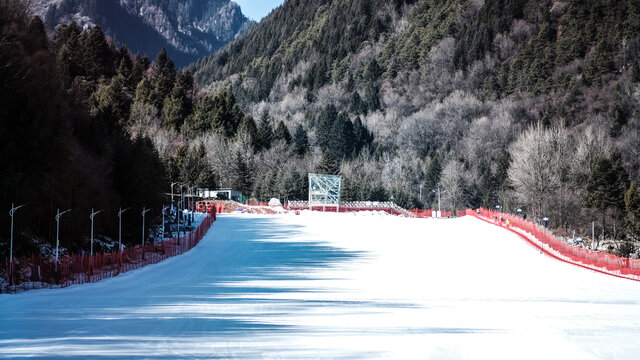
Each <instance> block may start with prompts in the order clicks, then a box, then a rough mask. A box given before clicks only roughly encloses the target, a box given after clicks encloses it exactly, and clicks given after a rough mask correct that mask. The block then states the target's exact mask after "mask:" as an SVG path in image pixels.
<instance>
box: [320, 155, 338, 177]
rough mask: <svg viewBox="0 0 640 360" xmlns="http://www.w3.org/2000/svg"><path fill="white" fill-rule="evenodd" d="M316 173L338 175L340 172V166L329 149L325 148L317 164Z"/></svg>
mask: <svg viewBox="0 0 640 360" xmlns="http://www.w3.org/2000/svg"><path fill="white" fill-rule="evenodd" d="M316 173H318V174H327V175H337V174H339V173H340V166H339V165H338V163H337V162H336V160H335V158H334V157H333V155H332V154H331V152H330V151H329V150H325V151H324V152H323V153H322V158H320V162H319V163H318V165H316Z"/></svg>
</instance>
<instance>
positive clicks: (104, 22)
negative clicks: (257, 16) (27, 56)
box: [30, 0, 254, 67]
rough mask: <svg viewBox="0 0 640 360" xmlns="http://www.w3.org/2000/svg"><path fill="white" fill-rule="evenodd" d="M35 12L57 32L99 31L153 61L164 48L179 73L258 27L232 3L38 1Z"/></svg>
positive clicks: (194, 0)
mask: <svg viewBox="0 0 640 360" xmlns="http://www.w3.org/2000/svg"><path fill="white" fill-rule="evenodd" d="M30 6H31V8H32V10H33V11H34V12H35V14H36V15H39V16H40V17H41V18H42V19H43V20H44V21H45V23H47V24H48V25H49V26H51V27H52V28H53V27H56V26H58V25H60V24H64V23H70V22H71V21H76V22H78V24H79V25H80V26H81V27H83V28H84V27H87V28H88V29H90V28H92V27H93V26H96V25H98V26H100V27H101V28H102V30H103V31H104V32H105V33H106V34H107V35H109V36H111V37H112V38H113V39H114V40H115V41H116V43H118V44H125V45H127V47H129V49H131V50H132V51H133V52H134V53H135V52H140V53H141V54H143V55H147V56H152V55H155V54H156V53H157V52H158V49H160V48H163V47H164V48H166V49H167V52H168V53H169V55H170V56H171V57H172V58H173V61H174V62H175V63H176V64H177V65H178V66H179V67H182V66H186V65H187V64H189V63H191V62H194V61H195V60H197V59H199V58H201V57H203V56H208V55H209V54H211V53H213V52H215V51H216V50H218V49H220V48H221V47H222V46H224V45H226V44H227V43H228V42H229V41H231V40H233V39H234V38H235V37H237V36H238V35H240V34H242V33H243V32H244V31H246V30H247V29H249V28H250V27H251V26H252V25H253V23H254V22H253V21H252V20H249V19H247V18H246V17H245V16H244V15H243V14H242V12H241V10H240V7H239V6H238V5H237V4H236V3H234V2H232V1H230V0H207V1H198V0H171V1H159V0H118V1H98V0H89V1H85V0H32V1H31V5H30Z"/></svg>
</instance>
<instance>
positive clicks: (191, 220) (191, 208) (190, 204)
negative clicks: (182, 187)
mask: <svg viewBox="0 0 640 360" xmlns="http://www.w3.org/2000/svg"><path fill="white" fill-rule="evenodd" d="M195 188H196V187H195V186H192V187H190V188H189V189H187V191H188V192H189V202H188V203H189V211H190V213H189V214H188V216H189V226H191V223H192V222H193V190H194V189H195Z"/></svg>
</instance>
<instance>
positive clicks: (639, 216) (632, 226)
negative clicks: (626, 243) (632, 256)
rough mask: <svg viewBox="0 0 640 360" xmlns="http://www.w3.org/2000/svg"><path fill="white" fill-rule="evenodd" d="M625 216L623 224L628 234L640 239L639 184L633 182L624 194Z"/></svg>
mask: <svg viewBox="0 0 640 360" xmlns="http://www.w3.org/2000/svg"><path fill="white" fill-rule="evenodd" d="M624 202H625V208H626V210H627V218H626V221H625V226H626V229H627V232H628V234H629V235H630V237H631V238H632V239H634V240H640V186H638V183H633V184H631V186H630V187H629V190H627V192H626V194H625V196H624Z"/></svg>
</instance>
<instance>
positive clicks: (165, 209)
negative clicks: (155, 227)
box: [162, 205, 169, 241]
mask: <svg viewBox="0 0 640 360" xmlns="http://www.w3.org/2000/svg"><path fill="white" fill-rule="evenodd" d="M167 208H169V207H168V206H164V205H162V241H164V212H165V211H167Z"/></svg>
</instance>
